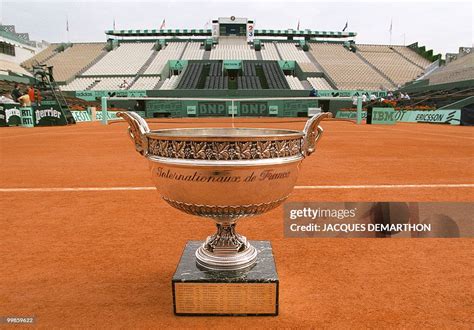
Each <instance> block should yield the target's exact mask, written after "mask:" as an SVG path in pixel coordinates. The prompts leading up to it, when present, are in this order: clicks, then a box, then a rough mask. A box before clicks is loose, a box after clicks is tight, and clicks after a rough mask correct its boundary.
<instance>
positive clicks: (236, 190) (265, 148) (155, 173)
mask: <svg viewBox="0 0 474 330" xmlns="http://www.w3.org/2000/svg"><path fill="white" fill-rule="evenodd" d="M117 116H119V117H122V118H124V119H125V120H126V121H127V122H128V124H129V125H130V127H129V129H128V132H129V134H130V137H131V138H132V141H133V142H134V144H135V149H136V150H137V151H138V152H139V153H140V154H141V155H143V156H144V157H146V158H147V159H148V162H149V165H150V170H151V175H152V178H153V180H154V183H155V186H156V188H157V190H158V191H159V193H160V194H161V197H162V198H163V199H164V200H165V201H166V202H167V203H168V204H170V205H171V206H173V207H174V208H177V209H179V210H181V211H183V212H186V213H189V214H192V215H196V216H201V217H207V218H211V219H213V220H214V221H215V222H216V225H217V232H216V233H215V234H214V235H212V236H209V237H208V238H207V239H206V240H205V242H204V243H203V244H202V245H201V246H200V247H199V248H198V249H197V251H196V262H197V264H198V265H200V266H201V267H204V268H205V269H210V270H230V271H232V270H240V269H244V268H247V267H250V266H252V265H253V264H254V263H255V261H256V257H257V250H256V249H255V248H254V247H253V246H252V245H251V244H249V241H247V238H246V237H245V236H242V235H240V234H237V232H236V229H235V226H236V223H237V220H238V219H240V218H242V217H249V216H254V215H258V214H262V213H265V212H267V211H269V210H271V209H273V208H275V207H277V206H278V205H280V204H281V203H282V202H283V201H284V200H285V199H287V198H288V196H289V195H290V193H291V192H292V190H293V188H294V186H295V183H296V179H297V177H298V172H299V169H300V166H301V162H302V161H303V159H304V158H305V157H306V156H309V155H310V154H312V153H313V152H314V151H315V147H316V144H317V142H318V141H319V139H320V138H321V135H322V133H323V129H322V128H321V127H320V126H319V123H320V122H321V120H322V119H323V118H328V117H330V116H331V114H330V113H320V114H317V115H315V116H314V117H312V118H310V119H309V120H308V121H307V122H306V125H305V127H304V130H303V131H296V130H284V129H267V128H176V129H160V130H155V131H150V129H149V127H148V125H147V123H146V122H145V120H144V119H143V118H141V117H140V116H139V115H138V114H136V113H135V112H119V113H118V114H117Z"/></svg>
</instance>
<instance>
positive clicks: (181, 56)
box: [178, 41, 189, 60]
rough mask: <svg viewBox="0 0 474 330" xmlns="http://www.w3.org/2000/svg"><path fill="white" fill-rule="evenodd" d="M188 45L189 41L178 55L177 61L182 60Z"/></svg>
mask: <svg viewBox="0 0 474 330" xmlns="http://www.w3.org/2000/svg"><path fill="white" fill-rule="evenodd" d="M188 45H189V41H186V45H184V47H183V51H182V52H181V54H179V56H178V60H180V59H182V58H183V55H184V52H185V51H186V48H188Z"/></svg>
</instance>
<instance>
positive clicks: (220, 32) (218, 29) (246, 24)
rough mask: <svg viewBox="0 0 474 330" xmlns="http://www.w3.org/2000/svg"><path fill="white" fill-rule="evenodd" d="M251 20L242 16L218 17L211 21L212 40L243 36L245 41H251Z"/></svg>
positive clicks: (252, 30)
mask: <svg viewBox="0 0 474 330" xmlns="http://www.w3.org/2000/svg"><path fill="white" fill-rule="evenodd" d="M253 25H254V23H253V21H251V20H248V19H247V18H243V17H235V16H231V17H219V19H217V20H213V21H212V38H213V39H214V41H217V39H218V38H219V37H220V36H222V37H228V36H231V37H234V36H235V37H244V38H247V42H253V39H254V29H253Z"/></svg>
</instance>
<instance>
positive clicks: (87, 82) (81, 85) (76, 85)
mask: <svg viewBox="0 0 474 330" xmlns="http://www.w3.org/2000/svg"><path fill="white" fill-rule="evenodd" d="M95 81H96V78H76V79H74V80H73V81H72V82H71V83H69V84H67V85H66V86H61V90H63V91H84V90H88V89H89V88H90V87H91V86H92V84H94V82H95Z"/></svg>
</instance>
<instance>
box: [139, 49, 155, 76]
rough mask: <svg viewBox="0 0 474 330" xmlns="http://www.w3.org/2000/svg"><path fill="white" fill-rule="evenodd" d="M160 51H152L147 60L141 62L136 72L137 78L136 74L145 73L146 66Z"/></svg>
mask: <svg viewBox="0 0 474 330" xmlns="http://www.w3.org/2000/svg"><path fill="white" fill-rule="evenodd" d="M159 53H160V52H159V51H156V50H155V51H154V52H153V53H152V54H151V55H150V57H149V58H148V60H146V62H145V63H144V64H143V66H142V67H141V68H140V70H138V72H137V78H138V76H140V75H142V74H144V73H145V71H146V69H148V67H149V66H150V64H151V63H152V62H153V60H154V59H155V57H156V56H157V55H158V54H159Z"/></svg>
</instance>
